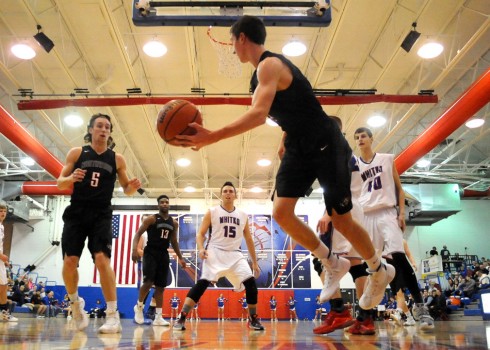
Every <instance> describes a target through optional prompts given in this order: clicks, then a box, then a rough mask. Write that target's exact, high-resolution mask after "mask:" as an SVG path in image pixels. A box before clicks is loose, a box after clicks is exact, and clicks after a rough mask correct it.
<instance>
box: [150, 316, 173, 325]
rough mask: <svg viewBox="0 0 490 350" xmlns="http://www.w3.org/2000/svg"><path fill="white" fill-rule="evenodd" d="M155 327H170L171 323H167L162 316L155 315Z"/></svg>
mask: <svg viewBox="0 0 490 350" xmlns="http://www.w3.org/2000/svg"><path fill="white" fill-rule="evenodd" d="M153 325H154V326H170V322H168V321H165V319H164V318H163V317H162V314H159V313H157V314H155V319H154V320H153Z"/></svg>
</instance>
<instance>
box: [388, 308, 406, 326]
mask: <svg viewBox="0 0 490 350" xmlns="http://www.w3.org/2000/svg"><path fill="white" fill-rule="evenodd" d="M390 318H391V319H392V320H393V321H395V323H396V325H397V326H399V327H403V319H402V313H401V311H400V310H398V309H396V310H395V311H393V313H392V314H391V315H390Z"/></svg>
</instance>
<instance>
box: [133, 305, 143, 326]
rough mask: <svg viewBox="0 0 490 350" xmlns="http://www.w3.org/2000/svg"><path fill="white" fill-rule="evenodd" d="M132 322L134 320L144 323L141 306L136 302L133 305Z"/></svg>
mask: <svg viewBox="0 0 490 350" xmlns="http://www.w3.org/2000/svg"><path fill="white" fill-rule="evenodd" d="M134 322H136V323H137V324H143V323H145V316H144V315H143V306H138V304H136V305H135V306H134Z"/></svg>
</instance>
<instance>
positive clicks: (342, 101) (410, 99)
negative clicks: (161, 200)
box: [17, 94, 438, 110]
mask: <svg viewBox="0 0 490 350" xmlns="http://www.w3.org/2000/svg"><path fill="white" fill-rule="evenodd" d="M317 99H318V101H319V102H320V103H321V104H322V105H352V104H367V103H378V102H386V103H437V101H438V98H437V95H382V94H380V95H364V96H318V97H317ZM171 100H187V101H189V102H192V103H194V104H195V105H198V106H209V105H237V106H250V105H251V103H252V98H251V97H250V96H246V97H229V96H224V97H209V96H208V97H205V96H202V97H198V96H169V97H94V98H83V99H82V98H80V99H59V100H52V99H51V100H25V101H20V102H19V103H17V108H19V110H39V109H54V108H63V107H107V106H136V105H151V104H153V105H159V104H161V105H163V104H165V103H167V102H169V101H171Z"/></svg>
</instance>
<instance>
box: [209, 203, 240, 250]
mask: <svg viewBox="0 0 490 350" xmlns="http://www.w3.org/2000/svg"><path fill="white" fill-rule="evenodd" d="M209 211H210V214H211V234H210V235H209V237H208V244H207V245H208V246H209V247H214V248H218V249H221V250H229V251H233V250H240V246H241V244H242V240H243V230H244V229H245V225H248V215H247V214H246V213H245V212H243V211H241V210H240V209H238V208H235V209H234V210H233V211H231V212H228V211H226V210H225V209H223V207H221V206H216V207H212V208H210V209H209Z"/></svg>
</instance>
